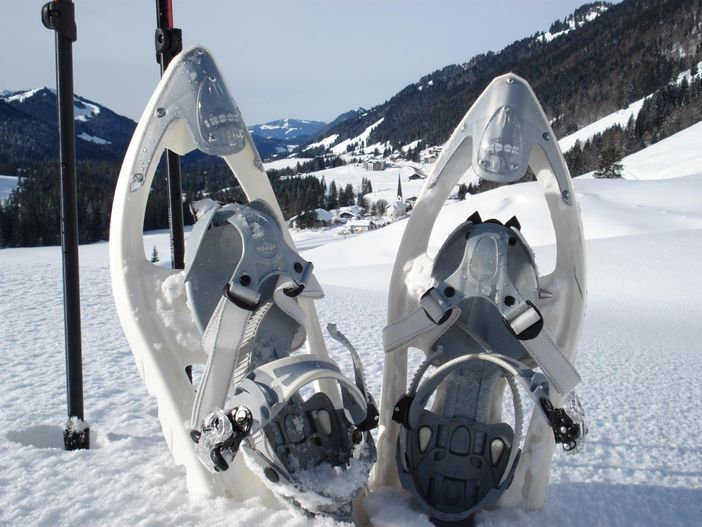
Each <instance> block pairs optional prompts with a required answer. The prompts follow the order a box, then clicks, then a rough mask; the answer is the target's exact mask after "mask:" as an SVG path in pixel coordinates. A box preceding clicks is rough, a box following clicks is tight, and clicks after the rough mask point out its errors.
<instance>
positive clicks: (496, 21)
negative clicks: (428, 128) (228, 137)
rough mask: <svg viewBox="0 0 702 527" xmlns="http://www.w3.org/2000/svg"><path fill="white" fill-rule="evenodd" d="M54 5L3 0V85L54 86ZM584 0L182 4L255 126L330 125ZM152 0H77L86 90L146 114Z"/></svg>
mask: <svg viewBox="0 0 702 527" xmlns="http://www.w3.org/2000/svg"><path fill="white" fill-rule="evenodd" d="M43 3H44V2H42V1H34V0H2V7H3V15H2V17H0V49H2V55H0V57H1V58H0V89H12V90H17V89H24V88H34V87H40V86H50V87H53V86H54V85H55V73H54V48H53V42H54V37H53V34H52V32H51V31H49V30H47V29H45V28H44V27H43V26H42V24H41V21H40V10H41V6H42V5H43ZM583 3H585V2H583V1H582V0H491V1H487V0H462V1H461V0H254V1H249V2H241V1H234V0H200V1H194V0H190V1H187V0H174V13H175V24H176V26H177V27H180V28H181V29H182V30H183V36H184V42H185V45H186V46H190V45H192V44H196V43H198V44H202V45H204V46H206V47H208V48H210V49H211V50H212V51H213V52H214V54H215V57H216V58H217V61H218V62H219V64H220V68H221V69H222V71H223V73H224V75H225V76H226V78H227V81H228V84H229V87H230V89H231V92H232V94H233V95H234V97H235V98H236V99H237V102H238V103H239V106H240V107H241V110H242V112H243V114H244V118H245V119H246V121H247V122H248V123H250V124H254V123H261V122H264V121H268V120H272V119H278V118H283V117H296V118H302V119H314V120H322V121H330V120H331V119H333V118H334V117H336V116H337V115H338V114H340V113H341V112H344V111H346V110H348V109H350V108H354V107H357V106H364V107H366V108H368V107H371V106H373V105H376V104H379V103H382V102H383V101H385V100H386V99H388V98H390V97H391V96H392V95H393V94H395V93H396V92H397V91H399V90H400V89H402V88H403V87H404V86H406V85H408V84H410V83H412V82H415V81H417V80H418V79H419V78H420V77H421V76H422V75H425V74H427V73H430V72H432V71H434V70H436V69H439V68H441V67H443V66H446V65H448V64H454V63H461V62H465V61H467V60H468V59H470V58H471V57H472V56H473V55H475V54H477V53H483V52H486V51H490V50H493V51H498V50H500V49H501V48H503V47H504V46H506V45H507V44H509V43H511V42H513V41H514V40H516V39H518V38H522V37H525V36H528V35H532V34H534V33H535V32H537V31H540V30H544V31H545V30H547V29H548V27H549V25H550V23H551V22H552V21H553V20H555V19H557V18H563V17H564V16H566V15H567V14H569V13H571V12H572V11H573V10H574V9H575V8H576V7H578V6H579V5H582V4H583ZM154 4H155V2H154V1H153V0H117V1H108V0H77V1H76V18H77V22H78V42H77V43H76V45H75V46H74V53H75V56H74V61H75V90H76V93H78V94H80V95H83V96H84V97H87V98H89V99H92V100H95V101H97V102H100V103H102V104H104V105H106V106H108V107H110V108H112V109H113V110H115V111H116V112H118V113H121V114H124V115H127V116H129V117H132V118H134V119H137V118H138V117H139V116H140V114H141V111H142V109H143V107H144V106H145V104H146V102H147V101H148V98H149V96H150V95H151V92H152V91H153V89H154V87H155V85H156V83H157V81H158V66H157V64H156V60H155V56H154V44H153V33H154V29H155V18H156V17H155V7H154Z"/></svg>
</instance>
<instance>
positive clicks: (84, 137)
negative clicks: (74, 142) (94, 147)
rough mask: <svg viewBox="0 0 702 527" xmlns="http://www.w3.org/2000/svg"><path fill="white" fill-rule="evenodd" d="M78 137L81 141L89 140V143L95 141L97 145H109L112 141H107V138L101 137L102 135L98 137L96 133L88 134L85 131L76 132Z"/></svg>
mask: <svg viewBox="0 0 702 527" xmlns="http://www.w3.org/2000/svg"><path fill="white" fill-rule="evenodd" d="M77 137H78V139H82V140H83V141H89V142H91V143H95V144H98V145H111V144H112V141H108V140H107V139H103V138H102V137H98V136H96V135H90V134H88V133H86V132H83V133H80V134H78V136H77Z"/></svg>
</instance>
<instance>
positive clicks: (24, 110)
mask: <svg viewBox="0 0 702 527" xmlns="http://www.w3.org/2000/svg"><path fill="white" fill-rule="evenodd" d="M74 112H75V117H76V137H77V141H76V151H77V155H78V157H79V158H80V159H93V160H117V159H121V157H122V156H123V155H124V152H125V150H126V149H127V144H128V143H129V140H130V138H131V136H132V133H133V132H134V128H135V126H136V123H135V122H134V121H132V120H131V119H129V118H128V117H124V116H122V115H118V114H116V113H115V112H113V111H112V110H110V109H109V108H107V107H105V106H102V105H101V104H98V103H96V102H93V101H90V100H88V99H85V98H84V97H80V96H78V95H76V96H75V97H74ZM56 113H57V109H56V91H55V90H52V89H50V88H38V89H32V90H23V91H7V90H3V91H1V92H0V165H10V166H12V165H15V166H21V165H22V164H23V162H26V161H30V162H37V161H47V160H49V159H54V158H56V156H57V155H58V154H57V152H58V136H57V133H56Z"/></svg>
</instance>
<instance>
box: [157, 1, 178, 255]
mask: <svg viewBox="0 0 702 527" xmlns="http://www.w3.org/2000/svg"><path fill="white" fill-rule="evenodd" d="M156 26H157V27H156V35H155V43H156V61H157V62H158V63H159V64H160V66H161V75H163V72H164V71H166V68H168V65H169V64H170V63H171V60H173V57H175V56H176V55H177V54H178V53H180V52H181V50H182V49H183V38H182V33H181V31H180V29H178V28H175V27H173V2H172V0H156ZM166 175H167V178H168V229H169V231H170V239H171V267H173V269H184V268H185V261H184V255H185V240H184V234H183V199H182V192H183V191H182V183H181V176H180V156H178V154H176V153H175V152H171V151H170V150H166Z"/></svg>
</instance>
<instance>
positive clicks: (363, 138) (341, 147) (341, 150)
mask: <svg viewBox="0 0 702 527" xmlns="http://www.w3.org/2000/svg"><path fill="white" fill-rule="evenodd" d="M383 119H385V118H384V117H383V118H380V119H378V120H377V121H376V122H374V123H373V124H372V125H370V126H369V127H368V128H366V129H365V130H363V132H361V134H360V135H358V136H356V137H354V138H352V139H344V140H343V141H342V142H341V143H339V144H338V145H335V146H334V147H333V148H332V149H331V151H332V152H333V153H334V154H336V155H338V156H339V155H341V154H345V153H346V147H347V146H349V145H350V144H353V143H356V144H360V143H361V142H363V143H366V142H367V140H368V136H370V134H371V132H372V131H373V130H375V129H376V128H377V127H378V126H380V124H381V123H382V122H383ZM374 146H376V145H374Z"/></svg>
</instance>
